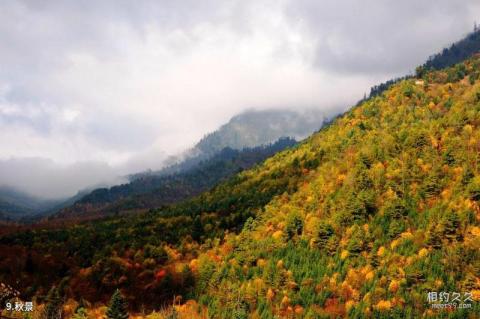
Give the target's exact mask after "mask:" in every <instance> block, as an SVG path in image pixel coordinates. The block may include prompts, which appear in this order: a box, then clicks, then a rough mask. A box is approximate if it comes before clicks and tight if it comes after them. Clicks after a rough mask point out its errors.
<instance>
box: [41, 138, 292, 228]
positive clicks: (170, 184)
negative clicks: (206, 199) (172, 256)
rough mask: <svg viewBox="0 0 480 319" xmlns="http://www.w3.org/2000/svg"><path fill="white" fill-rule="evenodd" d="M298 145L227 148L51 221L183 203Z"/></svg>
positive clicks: (104, 191)
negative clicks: (240, 148) (184, 167)
mask: <svg viewBox="0 0 480 319" xmlns="http://www.w3.org/2000/svg"><path fill="white" fill-rule="evenodd" d="M295 143H296V142H295V140H293V139H290V138H281V139H279V140H278V141H276V142H275V143H273V144H269V145H265V146H257V147H254V148H244V149H243V150H233V149H231V148H224V149H223V150H222V151H220V152H219V153H217V154H215V155H213V156H212V157H211V158H209V159H207V160H203V161H201V162H199V163H198V164H196V165H194V166H192V167H191V168H190V169H186V170H184V171H181V172H179V173H173V174H171V175H156V174H150V175H143V176H141V177H137V178H136V179H134V180H133V181H131V182H130V183H128V184H123V185H118V186H113V187H111V188H100V189H96V190H94V191H92V192H91V193H89V194H87V195H85V196H83V197H82V198H81V199H79V200H77V201H76V202H75V203H74V204H73V205H72V206H70V207H67V208H64V209H62V210H61V211H60V212H59V213H57V214H55V215H53V216H51V217H49V218H48V220H50V221H51V220H58V219H65V218H66V219H71V218H83V219H84V218H92V217H104V216H107V215H108V214H113V213H120V212H126V211H138V210H148V209H151V208H154V207H160V206H164V205H168V204H172V203H175V202H179V201H181V200H185V199H187V198H190V197H193V196H196V195H198V194H200V193H201V192H204V191H206V190H208V189H209V188H211V187H213V186H214V185H216V184H218V183H219V182H221V181H222V180H225V179H227V178H228V177H230V176H232V175H234V174H236V173H238V172H239V171H242V170H245V169H248V168H250V167H252V166H253V165H255V164H257V163H259V162H262V161H263V160H265V159H266V158H268V157H270V156H272V155H273V154H275V153H277V152H279V151H281V150H284V149H285V148H287V147H291V146H293V145H295Z"/></svg>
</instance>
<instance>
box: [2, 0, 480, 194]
mask: <svg viewBox="0 0 480 319" xmlns="http://www.w3.org/2000/svg"><path fill="white" fill-rule="evenodd" d="M476 19H479V20H480V3H478V1H474V0H462V1H450V0H425V1H418V0H406V1H394V0H364V1H357V0H343V1H342V0H323V1H313V0H280V1H268V0H265V1H262V0H254V1H250V0H238V1H235V0H233V1H213V0H205V1H197V0H186V1H182V0H171V1H170V0H152V1H126V0H115V1H114V0H105V1H94V0H92V1H85V0H83V1H81V0H78V1H73V0H72V1H49V0H44V1H35V0H32V1H22V0H18V1H1V2H0V61H2V62H1V65H0V184H7V185H10V186H13V187H16V188H19V189H22V190H24V191H27V192H29V193H31V194H34V195H37V196H42V197H49V198H56V197H62V196H69V195H72V194H74V193H75V192H76V191H77V190H79V189H82V188H85V187H88V186H92V185H97V184H102V183H116V182H118V181H119V179H118V178H119V176H122V175H124V174H128V173H133V172H138V171H142V170H145V169H148V168H152V169H155V168H159V167H160V166H161V164H162V161H163V160H164V159H165V158H166V157H167V156H169V155H172V154H177V153H179V152H181V151H182V150H185V149H187V148H189V147H191V146H192V145H193V144H194V143H195V142H196V141H198V140H199V139H200V138H201V137H202V136H203V135H205V134H206V133H208V132H211V131H213V130H215V129H216V128H218V127H219V126H220V125H221V124H224V123H225V122H227V121H228V120H229V119H230V118H231V117H232V116H234V115H235V114H238V113H240V112H242V111H244V110H247V109H252V108H257V109H270V108H290V109H302V108H311V107H314V108H319V109H322V108H324V109H332V108H335V110H337V111H338V112H342V111H344V110H346V109H348V108H349V107H350V106H351V105H353V104H354V103H355V102H356V101H358V100H359V99H360V98H362V97H363V95H364V93H366V92H369V88H370V87H371V86H372V85H374V84H377V83H380V82H383V81H385V80H388V79H390V78H392V77H396V76H400V75H405V74H407V73H411V72H413V70H414V69H415V66H417V65H419V64H422V63H423V62H424V61H425V60H426V58H427V57H428V56H430V55H432V54H433V53H436V52H438V51H439V50H441V49H442V48H443V47H445V46H447V45H449V44H450V43H452V42H454V41H456V40H459V39H460V38H462V37H463V36H465V35H466V34H467V33H468V32H470V31H471V30H472V29H473V24H474V21H475V20H476Z"/></svg>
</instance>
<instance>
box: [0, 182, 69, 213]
mask: <svg viewBox="0 0 480 319" xmlns="http://www.w3.org/2000/svg"><path fill="white" fill-rule="evenodd" d="M59 203H60V201H58V200H44V199H39V198H36V197H33V196H30V195H28V194H25V193H22V192H20V191H17V190H15V189H12V188H10V187H6V186H1V187H0V219H4V220H15V221H18V220H21V219H24V218H30V217H32V216H34V215H36V214H41V213H43V212H44V211H47V210H48V209H50V208H52V207H54V206H55V205H58V204H59Z"/></svg>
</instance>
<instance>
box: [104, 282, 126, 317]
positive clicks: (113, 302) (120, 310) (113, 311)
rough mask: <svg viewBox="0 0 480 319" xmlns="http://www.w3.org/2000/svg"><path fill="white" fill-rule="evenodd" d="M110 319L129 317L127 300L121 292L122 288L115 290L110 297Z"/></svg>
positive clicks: (108, 314) (108, 313)
mask: <svg viewBox="0 0 480 319" xmlns="http://www.w3.org/2000/svg"><path fill="white" fill-rule="evenodd" d="M107 318H108V319H128V312H127V302H126V300H125V299H124V297H123V296H122V294H121V293H120V290H118V289H117V290H115V292H114V293H113V295H112V299H110V307H109V308H108V310H107Z"/></svg>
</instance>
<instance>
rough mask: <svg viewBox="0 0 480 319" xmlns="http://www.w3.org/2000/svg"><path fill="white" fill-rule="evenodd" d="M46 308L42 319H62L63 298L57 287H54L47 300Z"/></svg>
mask: <svg viewBox="0 0 480 319" xmlns="http://www.w3.org/2000/svg"><path fill="white" fill-rule="evenodd" d="M45 301H46V304H45V308H44V310H43V313H42V314H41V318H42V319H57V318H58V319H60V318H62V304H63V303H62V298H61V297H60V293H59V291H58V288H57V287H52V289H50V291H49V292H48V295H47V298H46V300H45Z"/></svg>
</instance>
